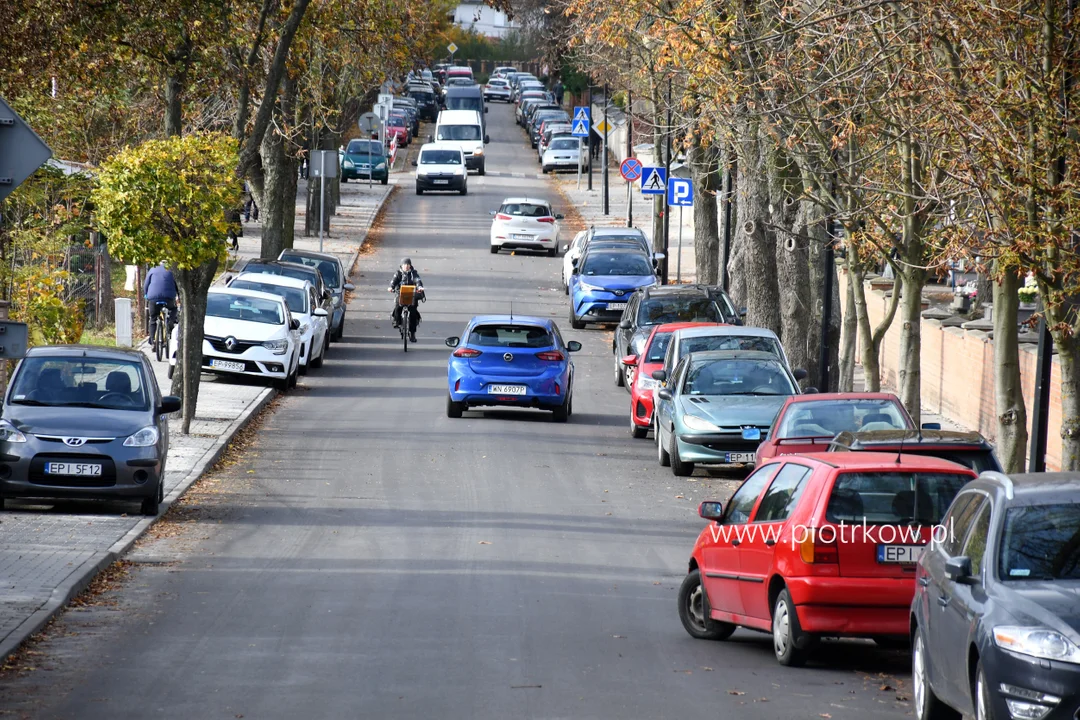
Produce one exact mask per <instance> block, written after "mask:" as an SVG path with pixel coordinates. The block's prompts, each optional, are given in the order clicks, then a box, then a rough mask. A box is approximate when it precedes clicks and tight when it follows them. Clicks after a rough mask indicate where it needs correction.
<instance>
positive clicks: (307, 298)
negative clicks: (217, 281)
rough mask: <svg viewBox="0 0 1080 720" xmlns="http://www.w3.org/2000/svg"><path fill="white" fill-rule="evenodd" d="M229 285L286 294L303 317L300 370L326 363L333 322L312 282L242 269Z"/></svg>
mask: <svg viewBox="0 0 1080 720" xmlns="http://www.w3.org/2000/svg"><path fill="white" fill-rule="evenodd" d="M229 287H230V288H232V289H234V290H258V291H259V292H267V293H271V294H273V295H280V296H281V297H282V298H284V300H285V304H287V305H288V306H289V312H290V313H291V314H292V316H293V317H294V318H296V319H297V320H299V321H300V372H301V373H306V372H307V370H308V368H309V367H313V368H317V367H322V364H323V359H324V358H325V357H326V346H327V345H328V344H329V343H328V341H329V338H330V324H329V322H328V319H329V318H328V313H327V312H326V310H325V309H324V308H321V307H319V302H318V300H317V299H316V297H315V288H314V287H313V286H312V284H311V283H310V282H308V281H307V280H300V279H297V278H291V277H285V276H284V275H269V274H267V273H240V274H239V275H237V276H236V277H235V278H233V281H232V282H231V283H229Z"/></svg>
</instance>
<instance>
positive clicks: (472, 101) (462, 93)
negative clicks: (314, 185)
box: [444, 85, 487, 136]
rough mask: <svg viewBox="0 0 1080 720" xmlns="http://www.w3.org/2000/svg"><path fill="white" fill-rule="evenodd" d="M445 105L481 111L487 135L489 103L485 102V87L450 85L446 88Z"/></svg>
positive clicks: (455, 108) (447, 107)
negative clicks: (485, 114)
mask: <svg viewBox="0 0 1080 720" xmlns="http://www.w3.org/2000/svg"><path fill="white" fill-rule="evenodd" d="M444 107H445V108H446V109H447V110H475V111H476V112H478V113H480V123H481V125H482V130H483V131H484V132H483V134H484V136H487V118H486V117H484V113H486V112H487V105H485V104H484V88H482V87H480V86H479V85H473V86H472V87H450V88H447V89H446V100H445V103H444Z"/></svg>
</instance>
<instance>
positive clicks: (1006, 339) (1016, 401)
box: [980, 270, 1028, 473]
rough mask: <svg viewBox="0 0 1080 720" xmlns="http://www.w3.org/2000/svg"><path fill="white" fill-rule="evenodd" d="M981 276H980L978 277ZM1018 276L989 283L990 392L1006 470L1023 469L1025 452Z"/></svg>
mask: <svg viewBox="0 0 1080 720" xmlns="http://www.w3.org/2000/svg"><path fill="white" fill-rule="evenodd" d="M981 277H982V276H980V278H981ZM1019 289H1020V276H1019V275H1018V274H1016V273H1015V272H1012V271H1008V270H1006V271H1004V272H1003V273H1002V274H1001V278H1000V280H999V282H996V283H994V284H993V297H994V318H993V321H994V393H995V400H996V408H995V409H996V410H997V453H998V458H1000V459H1001V464H1002V466H1004V468H1005V472H1007V473H1022V472H1024V464H1025V454H1026V451H1027V442H1028V432H1027V408H1026V407H1025V406H1024V391H1023V387H1022V385H1021V384H1020V344H1019V342H1018V340H1017V334H1018V330H1017V307H1018V305H1019V304H1020V298H1019V297H1017V294H1016V293H1017V291H1018V290H1019Z"/></svg>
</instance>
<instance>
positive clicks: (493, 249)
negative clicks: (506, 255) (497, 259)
mask: <svg viewBox="0 0 1080 720" xmlns="http://www.w3.org/2000/svg"><path fill="white" fill-rule="evenodd" d="M500 250H502V246H501V245H492V246H491V254H492V255H498V254H499V251H500Z"/></svg>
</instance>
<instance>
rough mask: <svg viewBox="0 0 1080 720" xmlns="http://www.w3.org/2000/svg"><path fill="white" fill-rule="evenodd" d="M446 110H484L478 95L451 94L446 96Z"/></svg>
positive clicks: (482, 102)
mask: <svg viewBox="0 0 1080 720" xmlns="http://www.w3.org/2000/svg"><path fill="white" fill-rule="evenodd" d="M446 109H447V110H476V111H478V112H483V111H484V101H483V100H481V99H480V98H479V97H472V96H464V97H462V96H458V97H455V96H453V95H451V96H450V97H448V98H446Z"/></svg>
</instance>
